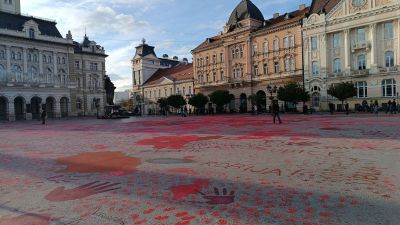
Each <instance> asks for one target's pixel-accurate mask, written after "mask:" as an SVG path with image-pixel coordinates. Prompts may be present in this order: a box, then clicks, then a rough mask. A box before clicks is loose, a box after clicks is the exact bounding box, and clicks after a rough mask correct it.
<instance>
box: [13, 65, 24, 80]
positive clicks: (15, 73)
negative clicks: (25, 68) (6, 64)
mask: <svg viewBox="0 0 400 225" xmlns="http://www.w3.org/2000/svg"><path fill="white" fill-rule="evenodd" d="M12 75H13V77H14V78H15V81H16V82H22V69H21V67H20V66H18V65H14V66H13V68H12Z"/></svg>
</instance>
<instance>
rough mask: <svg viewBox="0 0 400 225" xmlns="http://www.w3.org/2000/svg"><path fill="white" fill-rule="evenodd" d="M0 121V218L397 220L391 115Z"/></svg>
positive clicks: (396, 119)
mask: <svg viewBox="0 0 400 225" xmlns="http://www.w3.org/2000/svg"><path fill="white" fill-rule="evenodd" d="M283 119H284V124H282V125H274V124H272V121H271V117H270V116H267V115H264V116H213V117H191V118H177V117H169V118H132V119H129V120H110V121H108V120H68V121H49V123H48V124H47V125H45V126H42V125H40V123H39V122H32V121H31V122H23V123H0V225H28V224H29V225H32V224H35V225H48V224H57V225H62V224H65V225H67V224H68V225H83V224H88V225H102V224H105V225H114V224H149V225H161V224H165V225H175V224H176V225H186V224H217V225H224V224H244V225H252V224H271V225H274V224H302V225H314V224H315V225H320V224H349V225H357V224H360V225H369V224H371V225H379V224H382V225H398V224H400V188H399V187H400V179H399V178H400V140H399V137H400V116H396V115H394V116H388V115H380V116H379V117H376V116H372V115H352V116H348V117H346V116H344V115H338V116H329V115H325V116H315V115H314V116H303V115H288V116H283Z"/></svg>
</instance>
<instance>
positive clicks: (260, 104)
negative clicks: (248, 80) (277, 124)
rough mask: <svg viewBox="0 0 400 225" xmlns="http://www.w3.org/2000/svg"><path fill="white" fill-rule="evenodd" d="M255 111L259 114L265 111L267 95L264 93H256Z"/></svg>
mask: <svg viewBox="0 0 400 225" xmlns="http://www.w3.org/2000/svg"><path fill="white" fill-rule="evenodd" d="M257 100H258V101H257V110H258V111H259V112H266V111H267V94H265V92H264V91H259V92H257Z"/></svg>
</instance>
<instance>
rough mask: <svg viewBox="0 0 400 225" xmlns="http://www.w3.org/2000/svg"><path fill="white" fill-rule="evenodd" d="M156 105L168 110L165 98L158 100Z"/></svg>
mask: <svg viewBox="0 0 400 225" xmlns="http://www.w3.org/2000/svg"><path fill="white" fill-rule="evenodd" d="M157 103H158V105H159V106H160V108H161V109H166V108H168V106H169V104H168V99H166V98H160V99H158V100H157Z"/></svg>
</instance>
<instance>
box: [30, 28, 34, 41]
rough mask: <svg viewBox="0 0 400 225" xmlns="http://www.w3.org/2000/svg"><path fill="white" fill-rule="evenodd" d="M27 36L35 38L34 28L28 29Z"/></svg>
mask: <svg viewBox="0 0 400 225" xmlns="http://www.w3.org/2000/svg"><path fill="white" fill-rule="evenodd" d="M29 38H30V39H34V38H35V30H34V29H33V28H31V29H29Z"/></svg>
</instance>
